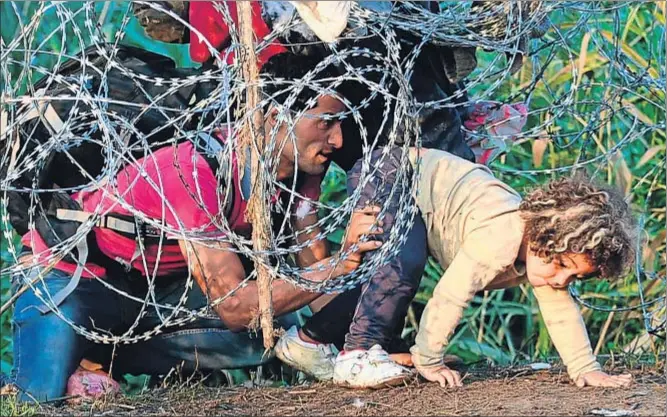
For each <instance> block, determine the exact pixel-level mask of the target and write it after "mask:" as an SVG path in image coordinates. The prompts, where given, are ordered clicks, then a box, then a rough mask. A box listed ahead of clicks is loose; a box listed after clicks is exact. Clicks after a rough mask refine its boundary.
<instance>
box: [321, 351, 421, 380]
mask: <svg viewBox="0 0 667 417" xmlns="http://www.w3.org/2000/svg"><path fill="white" fill-rule="evenodd" d="M412 376H413V372H412V371H411V370H409V369H408V368H406V367H404V366H401V365H399V364H397V363H396V362H394V361H392V360H391V358H390V357H389V354H388V353H387V352H385V351H384V349H382V347H381V346H380V345H375V346H373V347H372V348H370V349H369V350H353V351H351V352H341V353H339V354H338V357H337V358H336V364H335V366H334V375H333V382H334V384H336V385H343V386H347V387H353V388H371V389H377V388H383V387H387V386H396V385H401V384H402V383H404V382H406V381H407V380H409V379H410V378H412Z"/></svg>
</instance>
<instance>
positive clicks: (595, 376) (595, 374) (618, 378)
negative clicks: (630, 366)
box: [575, 371, 632, 388]
mask: <svg viewBox="0 0 667 417" xmlns="http://www.w3.org/2000/svg"><path fill="white" fill-rule="evenodd" d="M575 383H576V384H577V386H578V387H579V388H583V387H585V386H589V387H628V386H630V384H632V375H630V374H623V375H609V374H606V373H604V372H602V371H591V372H586V373H585V374H583V375H580V376H579V378H577V380H576V381H575Z"/></svg>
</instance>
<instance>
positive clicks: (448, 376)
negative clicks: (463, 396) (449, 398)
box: [417, 365, 463, 388]
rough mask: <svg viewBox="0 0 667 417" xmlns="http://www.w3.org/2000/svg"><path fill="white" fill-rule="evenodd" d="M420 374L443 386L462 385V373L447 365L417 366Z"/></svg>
mask: <svg viewBox="0 0 667 417" xmlns="http://www.w3.org/2000/svg"><path fill="white" fill-rule="evenodd" d="M417 371H419V374H420V375H421V376H423V377H424V378H426V379H427V380H429V381H431V382H438V383H439V384H440V386H441V387H443V388H447V387H448V386H450V387H462V386H463V383H462V382H461V374H460V373H458V372H456V371H454V370H452V369H449V368H448V367H446V366H445V365H441V366H435V367H431V368H422V367H420V366H417Z"/></svg>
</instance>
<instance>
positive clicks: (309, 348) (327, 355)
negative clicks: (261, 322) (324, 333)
mask: <svg viewBox="0 0 667 417" xmlns="http://www.w3.org/2000/svg"><path fill="white" fill-rule="evenodd" d="M274 351H275V353H276V356H277V357H278V359H280V360H281V361H283V362H284V363H286V364H287V365H289V366H291V367H292V368H295V369H298V370H299V371H302V372H305V373H306V374H308V375H310V376H313V377H315V378H317V379H318V380H319V381H331V378H333V368H334V361H335V359H336V353H337V352H338V351H337V350H336V347H335V346H334V345H331V344H315V343H309V342H305V341H303V340H301V337H299V331H298V330H297V328H296V326H292V327H290V329H289V330H288V331H287V332H285V334H284V335H282V336H281V337H280V339H278V343H276V347H275V349H274Z"/></svg>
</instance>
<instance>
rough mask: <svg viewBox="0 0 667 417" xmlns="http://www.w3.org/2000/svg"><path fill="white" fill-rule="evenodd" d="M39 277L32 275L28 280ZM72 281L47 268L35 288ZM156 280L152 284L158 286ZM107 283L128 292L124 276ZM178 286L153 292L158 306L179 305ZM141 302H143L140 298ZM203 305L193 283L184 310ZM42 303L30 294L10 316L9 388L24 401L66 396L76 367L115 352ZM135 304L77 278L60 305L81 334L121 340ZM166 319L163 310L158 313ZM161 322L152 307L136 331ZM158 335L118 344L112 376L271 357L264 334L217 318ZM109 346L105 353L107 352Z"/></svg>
mask: <svg viewBox="0 0 667 417" xmlns="http://www.w3.org/2000/svg"><path fill="white" fill-rule="evenodd" d="M37 273H39V271H38V270H37V269H34V270H33V271H31V273H30V275H29V278H28V279H31V278H32V277H34V276H36V274H37ZM69 279H70V276H69V275H68V274H66V273H64V272H61V271H58V270H51V271H50V272H49V273H48V274H47V275H46V277H45V278H44V283H45V284H46V288H45V286H44V285H43V284H41V283H40V284H38V285H37V287H38V288H40V290H41V291H42V293H45V292H46V291H48V292H49V293H50V294H52V295H53V294H56V293H57V292H58V291H59V290H60V289H61V288H63V287H64V286H65V285H67V283H68V282H69ZM157 280H159V278H158V279H156V281H157ZM109 282H111V283H113V285H114V286H116V287H117V288H121V289H124V290H126V291H129V287H127V286H126V285H125V283H124V280H123V279H122V277H112V278H110V279H109ZM183 287H184V286H183V280H182V279H181V280H178V281H175V282H173V283H172V284H170V285H166V286H164V287H161V288H157V289H156V301H157V302H158V303H160V304H171V305H176V304H177V302H178V299H179V297H180V295H181V294H182V293H183ZM141 298H142V299H143V297H141ZM205 303H206V299H205V297H204V296H203V294H202V292H201V291H200V290H199V288H198V287H197V285H196V284H195V288H194V289H193V290H192V291H191V292H190V294H189V296H188V301H187V307H188V308H199V307H202V306H204V305H206V304H205ZM41 305H42V301H41V300H39V299H38V298H37V296H36V295H35V294H34V293H33V291H27V292H25V293H24V294H23V295H21V296H20V297H19V298H18V300H17V301H16V304H15V308H14V316H13V332H14V372H13V375H12V378H11V380H12V381H11V382H13V383H15V384H16V385H17V386H18V387H19V388H20V389H21V391H22V393H21V400H23V401H30V400H32V399H33V398H34V399H36V400H38V401H46V400H52V399H56V398H60V397H63V396H64V395H65V392H66V386H67V380H68V378H69V376H70V375H71V374H72V373H73V372H74V371H75V370H76V369H77V366H78V365H79V362H80V361H81V359H82V358H84V357H88V358H91V357H92V358H94V359H95V360H96V361H98V362H102V363H103V364H104V363H106V364H108V363H110V362H111V355H112V349H111V347H110V346H108V345H98V344H95V343H94V342H92V341H89V340H87V339H86V338H84V337H82V336H80V335H78V334H77V333H76V332H75V331H74V330H73V329H72V328H71V327H70V326H69V325H68V324H67V323H66V322H65V321H63V320H61V319H60V318H59V317H58V316H56V314H54V313H53V312H48V313H46V314H42V313H40V312H39V311H38V309H37V308H38V306H41ZM139 307H140V304H139V303H137V302H135V301H132V300H130V299H128V298H126V297H124V296H122V295H120V294H117V293H116V292H114V291H111V290H109V289H108V288H106V287H104V286H103V284H102V283H100V282H98V281H95V280H87V279H82V280H81V282H80V283H79V285H78V286H77V288H76V289H75V290H74V292H72V294H70V295H69V296H68V297H67V298H66V299H65V300H64V301H63V303H62V304H61V305H60V306H59V308H60V310H61V311H62V313H63V315H64V316H65V317H67V318H68V319H70V320H72V321H73V322H74V323H76V324H79V325H82V326H83V327H85V328H86V329H93V328H94V329H96V330H97V332H98V333H104V332H106V331H108V332H111V333H112V334H116V335H117V334H122V332H124V331H126V330H127V329H128V328H129V327H130V325H131V324H132V323H134V320H135V319H136V317H137V313H138V311H139ZM161 313H162V314H163V315H166V314H168V313H169V311H168V310H163V311H161ZM277 320H278V322H279V324H280V326H282V327H284V328H289V327H290V326H292V325H296V324H298V318H297V314H296V313H292V314H287V315H284V316H282V317H279V318H277ZM157 323H159V318H158V315H157V313H156V311H155V308H151V307H149V310H148V314H147V315H146V316H145V317H142V319H141V321H140V325H139V328H138V329H137V330H136V331H135V333H134V334H135V335H136V334H137V332H143V331H144V330H149V329H152V328H153V327H154V326H155V324H157ZM163 332H164V333H162V334H159V335H157V336H153V337H152V338H150V339H149V340H147V341H141V342H139V343H136V344H131V345H118V346H117V347H116V350H115V356H114V358H113V372H114V375H123V374H125V373H132V374H151V375H164V374H166V373H167V372H169V370H170V369H171V368H173V367H175V366H181V367H182V368H181V369H182V370H183V371H184V372H191V371H194V370H202V371H212V370H219V369H234V368H242V367H246V366H256V365H260V364H263V363H266V362H268V361H269V360H271V359H273V357H274V355H273V352H269V353H268V354H266V355H265V354H264V353H265V352H264V346H263V342H262V336H261V333H259V334H257V333H250V332H239V333H234V332H231V331H229V330H227V329H226V328H225V326H224V324H223V322H222V321H221V320H220V319H219V318H217V317H211V318H210V319H209V318H202V319H199V318H198V319H197V320H195V321H194V322H192V323H189V324H187V325H185V326H184V327H177V328H163ZM104 348H106V349H104Z"/></svg>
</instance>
